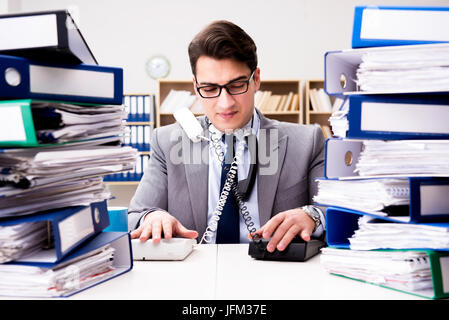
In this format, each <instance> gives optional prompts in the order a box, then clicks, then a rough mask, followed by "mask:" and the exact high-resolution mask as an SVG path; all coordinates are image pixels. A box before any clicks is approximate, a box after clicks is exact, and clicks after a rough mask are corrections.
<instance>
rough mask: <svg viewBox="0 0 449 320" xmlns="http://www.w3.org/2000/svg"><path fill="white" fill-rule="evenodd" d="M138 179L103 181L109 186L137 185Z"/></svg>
mask: <svg viewBox="0 0 449 320" xmlns="http://www.w3.org/2000/svg"><path fill="white" fill-rule="evenodd" d="M139 182H140V181H105V182H104V183H106V184H107V185H111V186H137V185H138V184H139Z"/></svg>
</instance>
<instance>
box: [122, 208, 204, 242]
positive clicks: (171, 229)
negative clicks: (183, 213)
mask: <svg viewBox="0 0 449 320" xmlns="http://www.w3.org/2000/svg"><path fill="white" fill-rule="evenodd" d="M162 232H163V233H164V238H165V239H170V238H172V237H182V238H189V239H194V238H197V237H198V232H197V231H195V230H189V229H187V228H185V227H184V226H183V225H182V224H181V223H180V222H179V221H178V220H177V219H176V218H175V217H173V216H172V215H170V214H169V213H168V212H166V211H161V210H157V211H153V212H151V213H149V214H147V215H146V217H145V219H144V221H143V222H142V224H141V225H140V226H139V227H138V228H137V229H136V230H134V231H132V232H131V238H132V239H136V238H139V239H140V241H142V242H145V241H147V240H148V239H149V238H153V241H154V242H155V243H158V242H159V241H160V240H161V235H162Z"/></svg>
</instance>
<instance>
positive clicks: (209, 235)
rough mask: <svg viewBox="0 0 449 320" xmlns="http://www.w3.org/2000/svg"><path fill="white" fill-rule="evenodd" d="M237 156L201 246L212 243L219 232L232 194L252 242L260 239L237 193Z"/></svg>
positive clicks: (241, 198)
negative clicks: (226, 204)
mask: <svg viewBox="0 0 449 320" xmlns="http://www.w3.org/2000/svg"><path fill="white" fill-rule="evenodd" d="M237 156H238V154H237V153H236V155H235V156H234V159H233V161H232V163H231V168H230V169H229V171H228V173H227V175H226V180H225V183H224V186H223V190H221V193H220V198H219V199H218V203H217V207H216V208H215V211H214V213H213V215H212V217H211V219H210V221H209V224H208V226H207V228H206V231H205V232H204V234H203V236H202V237H201V241H200V242H199V244H202V243H203V242H206V243H211V242H212V240H213V236H214V233H215V232H216V231H217V228H218V221H219V220H220V216H221V214H222V212H223V207H224V205H225V203H226V200H227V198H228V196H229V193H230V192H233V193H234V196H235V199H236V201H237V205H238V208H239V212H240V214H241V215H242V217H243V221H244V222H245V225H246V228H247V230H248V232H249V234H250V235H251V238H252V240H258V239H260V237H259V236H258V235H256V234H255V232H256V228H255V227H254V222H253V221H251V216H250V214H249V211H248V207H247V206H246V205H245V202H244V201H243V197H242V195H241V194H240V193H239V192H238V191H237V182H236V175H237V167H238V164H237ZM259 241H260V240H259Z"/></svg>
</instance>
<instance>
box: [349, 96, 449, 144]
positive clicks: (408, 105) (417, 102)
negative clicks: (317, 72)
mask: <svg viewBox="0 0 449 320" xmlns="http://www.w3.org/2000/svg"><path fill="white" fill-rule="evenodd" d="M347 100H348V103H349V112H348V115H347V120H348V124H349V129H348V132H347V134H346V138H355V139H381V140H397V139H448V138H449V125H448V123H449V100H448V99H442V98H440V99H438V98H437V97H426V98H423V97H419V96H418V97H411V96H403V97H401V96H399V97H398V96H391V95H390V96H388V95H381V96H377V95H376V96H365V95H363V96H362V95H357V96H349V97H348V99H347Z"/></svg>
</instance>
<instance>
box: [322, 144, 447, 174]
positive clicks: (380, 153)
mask: <svg viewBox="0 0 449 320" xmlns="http://www.w3.org/2000/svg"><path fill="white" fill-rule="evenodd" d="M324 148H325V151H324V177H325V178H327V179H341V180H344V179H358V178H369V177H426V176H427V177H447V176H449V175H448V172H449V166H448V159H449V158H448V154H447V152H446V151H447V150H448V148H449V140H448V139H421V140H418V139H408V140H378V139H371V140H361V139H346V138H329V139H327V140H326V141H325V143H324ZM367 149H368V150H369V152H363V153H362V151H365V150H367ZM404 163H407V165H404ZM356 170H357V171H356Z"/></svg>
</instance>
